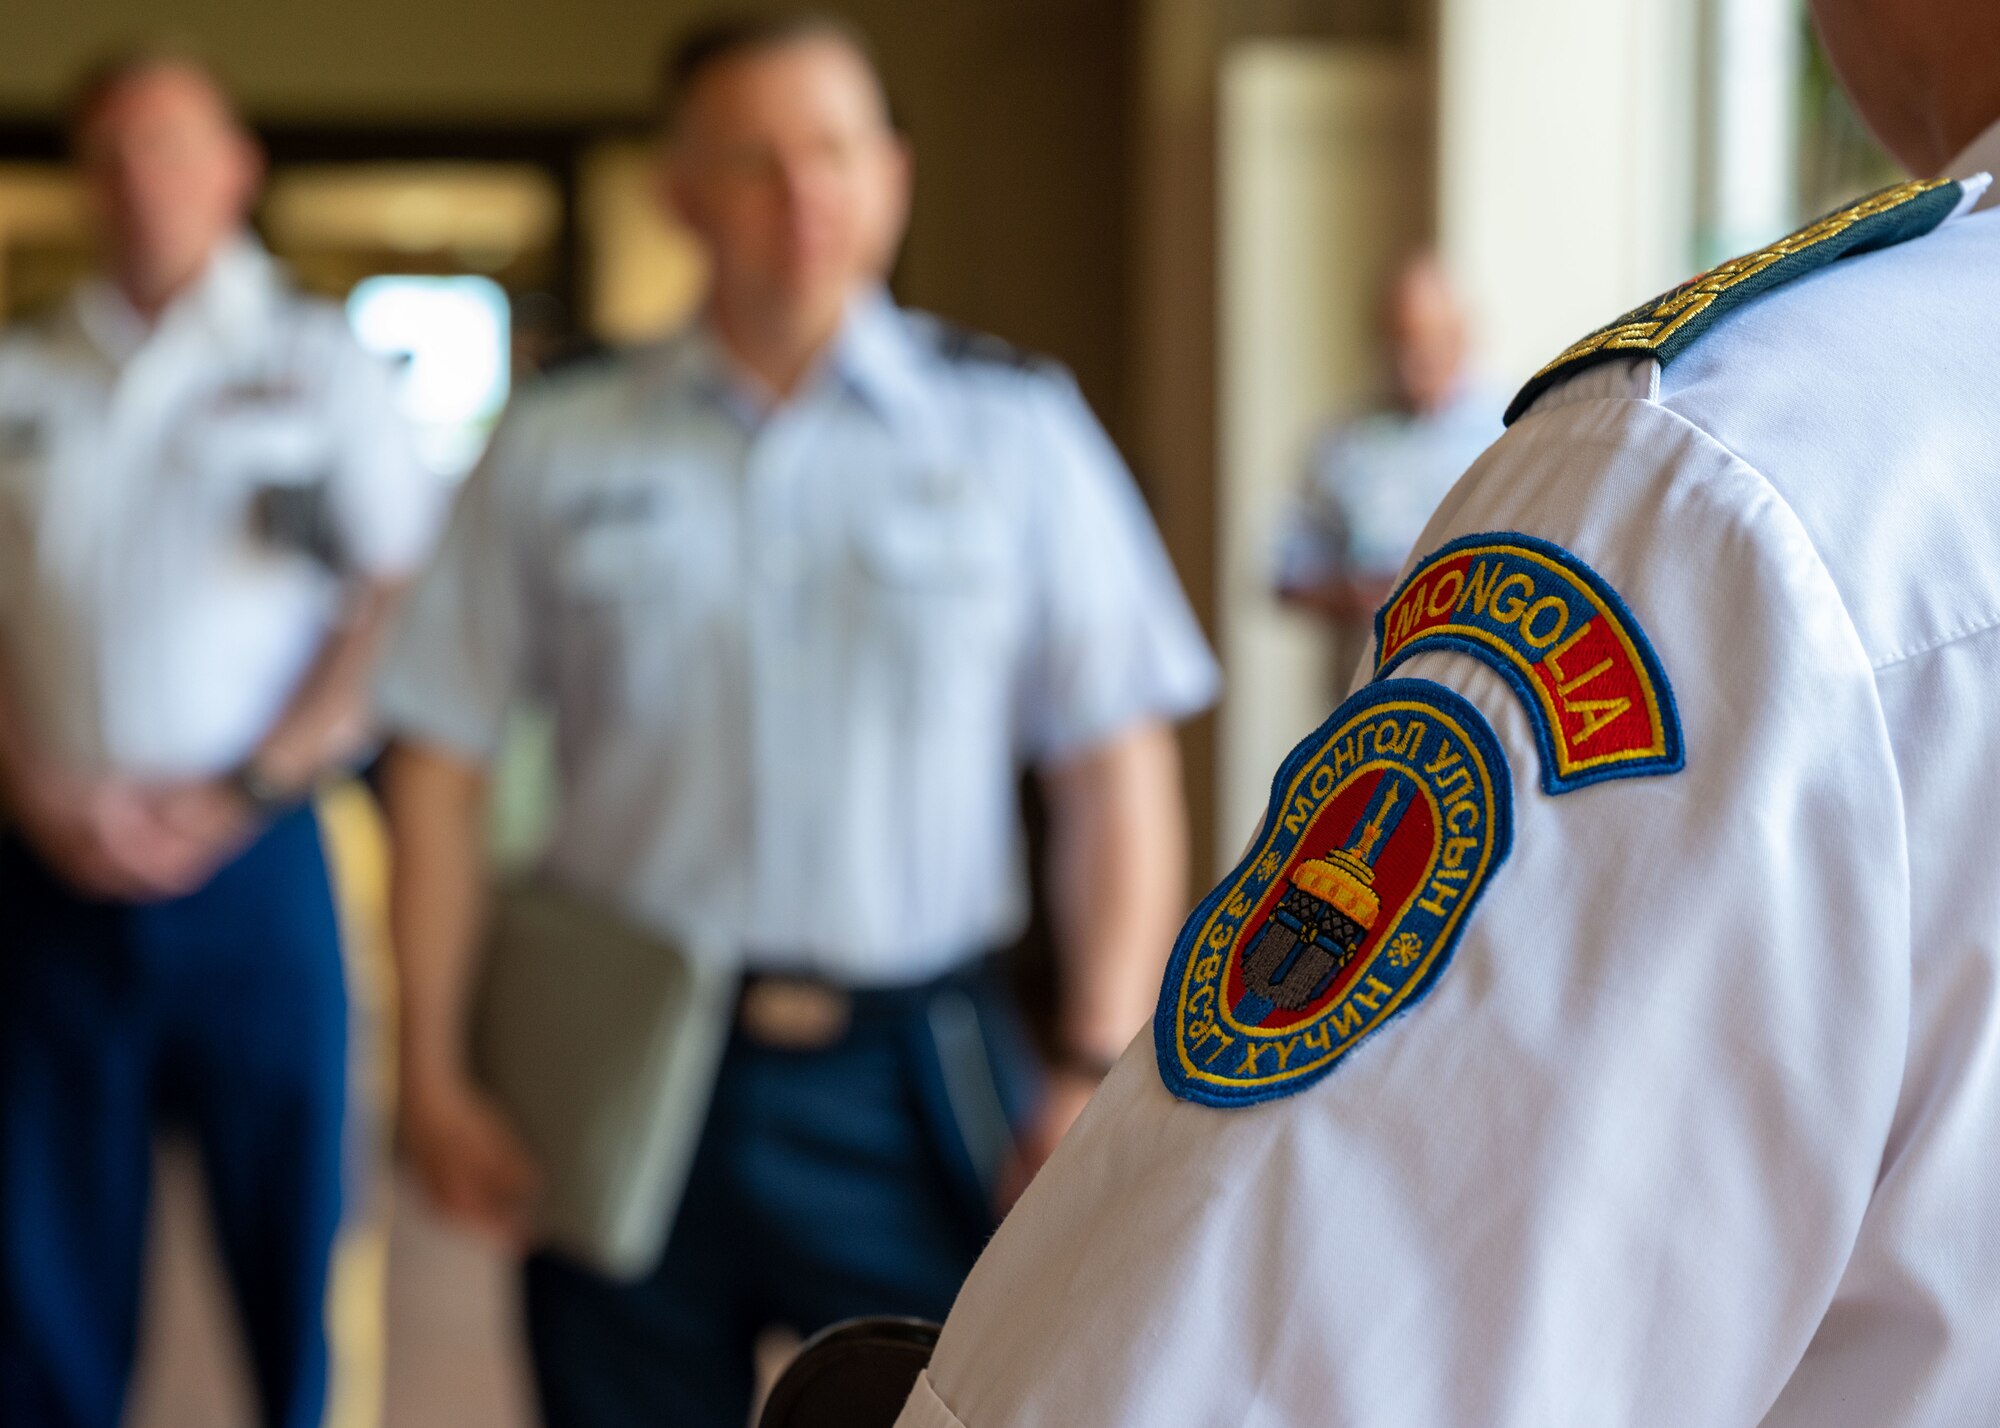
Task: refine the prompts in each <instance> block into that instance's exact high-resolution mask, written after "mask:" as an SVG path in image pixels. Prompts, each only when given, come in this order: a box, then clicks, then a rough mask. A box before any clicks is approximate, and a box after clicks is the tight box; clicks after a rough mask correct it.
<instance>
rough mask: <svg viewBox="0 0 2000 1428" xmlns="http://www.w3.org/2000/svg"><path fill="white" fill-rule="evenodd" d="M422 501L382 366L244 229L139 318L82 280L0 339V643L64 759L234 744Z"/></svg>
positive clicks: (166, 768)
mask: <svg viewBox="0 0 2000 1428" xmlns="http://www.w3.org/2000/svg"><path fill="white" fill-rule="evenodd" d="M445 500H446V492H445V490H444V489H443V487H442V486H441V484H440V482H439V481H438V480H437V478H435V477H434V476H432V475H431V474H430V472H429V471H427V470H426V469H425V468H424V467H423V465H422V464H421V463H420V462H419V461H418V459H417V456H416V451H415V447H414V444H413V441H412V439H411V435H410V432H409V430H408V428H407V426H406V424H405V423H404V421H403V420H402V418H401V417H400V416H399V415H398V414H397V412H396V410H395V405H394V398H393V393H392V389H391V383H390V374H389V372H388V371H387V370H386V369H385V367H384V366H383V365H382V364H381V363H380V361H379V360H378V359H377V358H375V357H372V356H370V355H369V354H367V353H365V352H364V351H363V350H362V349H361V348H360V347H359V346H358V345H357V344H356V343H355V341H354V340H353V339H352V337H350V335H349V334H348V332H347V329H346V325H345V322H344V320H343V318H342V315H341V313H340V312H339V310H338V309H337V308H335V307H333V306H331V305H328V304H324V303H319V302H316V301H312V300H309V299H307V298H304V297H302V296H300V295H299V294H298V293H296V292H295V291H293V290H292V289H291V288H290V286H289V285H288V284H287V282H286V281H285V280H284V278H283V276H282V274H281V273H280V272H279V270H278V269H277V267H276V265H275V264H274V263H273V262H272V260H271V259H270V258H269V256H268V255H266V254H265V253H264V252H263V250H262V249H260V248H258V247H257V246H256V245H255V244H254V243H252V242H251V241H250V240H248V239H247V238H246V239H242V240H238V241H236V242H233V243H231V244H230V245H228V246H226V247H225V248H223V249H222V250H221V251H220V252H219V253H218V254H217V255H216V256H215V258H214V259H213V260H212V261H211V263H210V265H209V268H208V270H207V272H206V273H205V274H204V275H203V277H202V278H201V279H200V280H199V281H198V282H197V283H196V284H195V286H194V287H193V288H192V289H191V290H190V291H189V292H188V293H187V294H185V295H184V296H183V297H182V298H180V299H179V300H178V301H176V302H175V303H174V304H173V305H172V306H171V307H169V308H168V309H167V311H166V312H165V313H163V314H162V315H161V317H160V318H159V320H158V321H157V322H156V323H153V324H152V325H150V326H148V325H147V324H145V323H144V322H142V321H141V320H140V319H139V317H138V316H137V315H136V314H135V313H134V312H133V311H132V309H131V308H130V307H129V306H128V305H127V304H126V303H125V301H124V300H123V299H122V298H121V297H120V296H119V295H118V294H117V293H116V292H115V290H113V289H112V288H111V287H110V286H109V285H108V284H104V283H101V282H93V283H90V284H87V285H86V286H85V287H83V288H82V289H80V290H79V292H78V293H77V294H76V295H75V297H74V298H73V300H72V301H71V302H70V303H69V304H67V305H66V306H65V307H64V308H62V309H61V310H59V311H58V312H57V313H55V314H54V315H53V316H52V317H51V318H50V319H48V320H46V321H44V322H42V323H39V324H36V325H33V326H26V327H22V328H19V329H16V330H14V331H12V332H10V333H7V334H6V335H5V336H4V337H0V642H4V645H5V649H6V652H7V655H8V658H9V660H10V663H11V666H12V668H13V669H14V671H15V674H16V678H17V680H18V681H19V682H20V684H21V685H22V691H21V692H22V695H23V696H24V698H25V699H26V701H27V703H28V705H29V714H30V717H31V718H32V719H33V720H34V722H35V724H36V725H37V726H38V727H39V729H40V731H41V733H42V735H43V736H44V737H45V738H46V739H47V740H48V742H49V743H50V744H51V746H52V747H54V748H55V749H56V750H58V752H60V753H61V754H62V755H63V756H65V757H67V758H68V759H70V760H71V761H73V762H75V763H77V764H79V765H82V766H85V767H93V768H99V769H112V770H118V771H123V772H128V773H133V774H141V775H157V776H190V775H199V774H205V773H212V772H216V771H218V770H221V769H225V768H228V767H231V766H233V765H234V764H235V763H237V762H239V761H240V760H242V759H243V758H244V757H246V756H247V755H248V754H249V753H250V751H251V750H252V749H253V748H254V747H255V746H256V744H257V742H258V741H259V740H260V739H261V738H262V737H263V736H264V734H265V733H266V732H267V731H268V730H269V728H270V726H271V724H272V723H273V722H274V721H275V720H276V718H277V717H278V716H279V714H280V713H281V712H282V710H283V708H284V706H285V703H286V701H287V700H288V699H289V698H290V696H291V694H292V692H293V690H294V689H295V688H296V686H297V684H298V681H299V679H300V678H301V677H302V676H303V674H304V672H305V670H306V668H307V666H308V665H309V664H310V663H311V661H312V659H313V657H314V655H315V654H316V653H317V651H318V649H319V647H320V645H321V643H322V642H323V641H324V639H325V638H326V636H327V634H328V633H329V632H330V631H331V629H332V628H333V626H334V624H335V622H336V620H337V619H338V618H339V616H340V613H341V607H342V601H343V598H344V592H345V591H346V589H347V588H348V586H349V583H350V582H351V581H353V580H356V579H368V578H379V579H393V578H395V577H399V576H403V575H407V574H409V573H411V572H412V571H413V570H414V569H415V568H416V567H417V566H418V565H419V564H420V563H421V561H422V560H423V558H424V556H425V554H426V553H427V551H428V549H429V546H430V543H431V540H432V538H433V536H434V534H435V531H436V529H437V527H438V525H439V524H440V522H441V519H442V516H443V509H444V505H445Z"/></svg>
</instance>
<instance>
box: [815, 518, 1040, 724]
mask: <svg viewBox="0 0 2000 1428" xmlns="http://www.w3.org/2000/svg"><path fill="white" fill-rule="evenodd" d="M854 549H855V556H856V563H857V565H858V567H859V569H860V571H861V573H862V582H861V584H862V590H861V599H860V608H859V610H858V612H857V613H858V618H859V620H860V622H861V624H862V627H863V631H864V634H863V639H864V643H865V644H867V645H870V646H873V647H874V648H875V649H876V650H878V651H879V652H880V654H881V656H882V657H883V658H884V659H886V660H887V661H888V662H889V663H890V665H891V667H892V671H893V676H894V677H895V679H896V681H897V683H899V684H900V685H901V686H902V690H903V694H904V696H905V698H906V699H907V700H908V701H909V702H910V705H911V707H913V708H917V709H927V708H938V707H948V706H963V705H964V704H965V702H966V701H968V700H971V701H975V702H977V701H981V700H987V701H989V702H990V701H991V700H992V699H994V698H996V697H999V696H1000V695H1001V694H1002V690H1003V682H1004V680H1005V678H1006V676H1007V673H1008V669H1009V664H1010V661H1009V658H1008V655H1009V650H1010V647H1011V643H1012V632H1013V625H1014V616H1015V598H1014V597H1015V594H1016V590H1017V588H1018V584H1019V582H1018V580H1017V579H1016V572H1015V565H1016V560H1015V557H1014V553H1013V547H1012V543H1011V540H1010V528H1009V526H1008V524H1007V522H1006V520H1005V518H1004V514H1003V512H1002V511H1001V510H999V509H998V508H997V507H996V506H994V505H992V504H989V503H987V502H984V501H975V500H962V501H954V502H949V503H932V502H891V503H887V504H885V505H883V506H881V507H878V508H876V509H875V510H873V511H870V512H868V513H867V515H866V516H865V518H864V520H863V521H862V523H861V524H860V525H859V527H858V528H857V530H856V531H855V536H854Z"/></svg>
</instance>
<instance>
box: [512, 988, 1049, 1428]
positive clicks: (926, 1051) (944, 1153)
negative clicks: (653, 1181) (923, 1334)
mask: <svg viewBox="0 0 2000 1428" xmlns="http://www.w3.org/2000/svg"><path fill="white" fill-rule="evenodd" d="M1036 1089H1037V1085H1036V1073H1035V1071H1034V1063H1033V1058H1032V1056H1031V1055H1030V1054H1029V1052H1028V1049H1027V1043H1026V1040H1025V1038H1024V1037H1022V1036H1021V1034H1020V1031H1019V1028H1018V1024H1017V1022H1016V1020H1015V1017H1014V1014H1013V1011H1012V1008H1011V1006H1010V1005H1009V1004H1008V1002H1007V1000H1006V994H1005V992H1004V989H1003V988H1001V987H1000V985H999V979H998V977H997V976H996V975H986V974H982V975H978V976H975V977H971V978H967V979H964V980H963V981H962V982H960V983H959V984H955V985H946V986H943V987H940V988H935V989H932V990H931V991H916V992H913V993H911V994H904V995H893V996H889V997H886V998H882V999H880V1000H878V1001H876V1002H875V1003H873V1004H870V1003H867V1002H864V1004H863V1005H862V1006H860V1007H859V1008H858V1009H857V1014H856V1016H855V1018H854V1021H853V1023H852V1025H851V1026H850V1029H849V1030H848V1033H847V1035H846V1036H845V1037H844V1038H843V1039H842V1040H841V1041H840V1042H839V1043H837V1044H836V1045H834V1046H831V1047H829V1048H826V1049H824V1050H816V1051H803V1052H802V1051H785V1050H777V1049H773V1048H769V1047H763V1046H759V1045H756V1044H755V1043H753V1042H752V1041H750V1040H749V1039H747V1038H746V1037H744V1036H743V1035H742V1034H741V1033H738V1034H737V1035H735V1036H734V1037H732V1039H731V1041H730V1044H729V1047H728V1050H727V1051H726V1052H725V1053H724V1057H723V1063H722V1070H721V1073H720V1076H719V1078H718V1082H717V1086H716V1092H715V1097H714V1100H713V1102H712V1104H711V1107H710V1110H709V1115H708V1120H707V1122H706V1124H705V1126H704V1127H703V1131H702V1138H701V1143H700V1146H699V1148H698V1149H697V1150H696V1152H695V1159H694V1164H693V1167H692V1169H691V1171H690V1173H689V1180H688V1186H687V1190H686V1193H685V1195H684V1197H683V1199H682V1203H681V1208H680V1213H679V1216H678V1217H677V1219H676V1220H675V1223H674V1228H673V1232H672V1234H671V1236H670V1237H669V1239H668V1242H667V1248H666V1252H665V1255H664V1257H663V1259H662V1261H661V1263H660V1265H659V1267H658V1268H657V1269H656V1270H654V1272H653V1273H652V1274H651V1275H650V1276H648V1277H647V1278H646V1279H644V1280H641V1281H639V1282H637V1283H632V1284H626V1283H619V1282H616V1281H613V1280H610V1279H606V1278H604V1277H603V1276H601V1275H598V1274H596V1273H593V1272H592V1271H590V1270H588V1269H585V1268H583V1267H581V1266H579V1265H577V1264H575V1263H573V1262H571V1261H569V1260H566V1259H563V1258H560V1257H558V1256H556V1255H552V1254H541V1255H537V1256H535V1257H533V1258H532V1259H530V1260H529V1261H528V1265H527V1269H526V1274H525V1287H526V1312H527V1322H528V1339H529V1345H530V1348H531V1349H532V1351H533V1355H534V1364H535V1376H536V1383H537V1387H538V1389H539V1393H540V1398H541V1403H542V1414H543V1422H544V1424H545V1428H662V1425H667V1424H671V1425H673V1428H743V1425H744V1423H745V1422H746V1420H747V1418H748V1415H749V1410H750V1403H751V1397H752V1393H753V1389H754V1373H755V1365H754V1361H753V1360H754V1348H755V1344H756V1340H757V1337H758V1335H759V1334H760V1333H762V1332H763V1331H764V1330H765V1329H767V1328H770V1327H772V1326H777V1325H782V1326H784V1327H786V1328H789V1329H793V1330H795V1331H797V1332H798V1333H800V1334H802V1335H809V1334H812V1333H814V1332H815V1331H817V1330H819V1329H821V1328H823V1327H825V1326H826V1325H828V1324H831V1323H835V1322H837V1321H839V1320H841V1319H847V1318H852V1317H854V1316H857V1315H864V1314H909V1315H916V1316H918V1317H921V1318H927V1319H933V1320H942V1319H943V1318H944V1316H945V1312H946V1311H947V1310H948V1309H949V1308H950V1307H951V1301H952V1299H953V1297H954V1296H955V1295H956V1294H957V1293H958V1287H959V1284H960V1282H961V1281H962V1280H963V1279H964V1278H965V1275H966V1272H967V1271H968V1270H970V1269H971V1268H972V1262H973V1260H974V1259H976V1258H977V1257H978V1255H979V1251H980V1249H981V1248H982V1247H983V1246H984V1244H985V1242H986V1238H987V1236H988V1235H989V1234H990V1233H991V1232H992V1229H993V1226H994V1215H993V1208H992V1199H991V1195H992V1190H993V1184H992V1175H993V1172H994V1170H995V1169H997V1164H996V1162H997V1159H998V1152H999V1151H1000V1150H1001V1149H1002V1148H1003V1147H1001V1146H998V1145H996V1144H994V1143H993V1136H994V1135H995V1134H996V1133H997V1135H998V1136H1000V1137H1002V1138H1005V1137H1006V1136H1007V1134H1008V1124H1009V1122H1017V1121H1018V1120H1019V1118H1020V1117H1021V1116H1022V1115H1023V1114H1024V1113H1025V1112H1026V1111H1027V1109H1028V1108H1029V1106H1030V1105H1031V1103H1032V1100H1033V1097H1034V1095H1035V1092H1036ZM995 1121H997V1122H998V1124H997V1125H996V1124H995V1123H994V1122H995Z"/></svg>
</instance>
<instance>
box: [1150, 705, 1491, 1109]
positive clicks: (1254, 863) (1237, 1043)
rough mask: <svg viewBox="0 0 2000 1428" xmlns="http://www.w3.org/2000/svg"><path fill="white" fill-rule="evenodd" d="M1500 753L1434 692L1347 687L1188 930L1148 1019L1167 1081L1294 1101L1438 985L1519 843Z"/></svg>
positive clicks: (1472, 712) (1183, 1093) (1285, 771)
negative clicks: (1246, 848)
mask: <svg viewBox="0 0 2000 1428" xmlns="http://www.w3.org/2000/svg"><path fill="white" fill-rule="evenodd" d="M1512 797H1513V793H1512V786H1511V784H1510V782H1509V778H1508V770H1507V763H1506V758H1505V756H1504V755H1503V754H1502V753H1501V750H1500V745H1499V743H1498V741H1497V740H1495V739H1494V737H1493V731H1492V729H1490V728H1489V727H1488V726H1487V723H1486V720H1485V719H1484V718H1482V717H1481V715H1480V713H1479V711H1478V710H1477V709H1475V708H1473V707H1472V705H1471V704H1469V703H1468V702H1467V701H1466V700H1465V699H1464V698H1463V697H1461V696H1460V695H1458V694H1456V693H1454V692H1453V691H1452V690H1449V689H1446V688H1445V687H1444V686H1443V685H1439V684H1432V683H1430V682H1429V681H1427V680H1418V679H1388V680H1380V681H1377V682H1376V683H1373V684H1370V685H1367V686H1365V687H1363V688H1362V689H1361V690H1359V691H1358V692H1357V693H1355V694H1354V695H1353V696H1352V697H1351V698H1349V699H1348V700H1347V702H1346V703H1344V704H1342V705H1341V706H1340V708H1339V709H1337V710H1335V711H1334V713H1333V717H1332V718H1330V719H1328V720H1327V721H1326V723H1324V724H1322V725H1321V726H1320V727H1319V728H1318V729H1316V730H1315V731H1314V732H1313V734H1312V736H1311V737H1310V738H1308V739H1307V740H1306V741H1305V742H1304V743H1302V744H1300V745H1299V746H1298V747H1297V748H1296V749H1294V750H1293V751H1292V753H1291V755H1290V756H1289V757H1288V758H1287V759H1286V760H1285V762H1284V765H1283V766H1282V767H1281V768H1280V769H1279V770H1278V775H1277V777H1276V778H1275V779H1274V780H1273V781H1272V784H1271V805H1270V809H1269V811H1268V812H1267V813H1266V814H1265V818H1264V829H1263V832H1262V833H1260V834H1259V835H1258V839H1257V842H1256V844H1255V845H1254V846H1253V847H1252V848H1251V850H1250V852H1249V853H1248V854H1247V855H1246V856H1245V857H1244V859H1243V861H1242V862H1241V863H1239V864H1238V865H1237V867H1236V869H1235V871H1234V872H1232V873H1231V874H1230V875H1229V877H1228V878H1227V879H1225V880H1224V881H1223V883H1222V884H1221V886H1219V887H1217V888H1216V889H1215V891H1214V892H1212V893H1210V894H1209V895H1208V896H1207V897H1206V898H1204V899H1203V900H1202V903H1201V905H1200V906H1199V907H1197V908H1196V909H1195V910H1194V912H1193V913H1192V914H1191V915H1190V916H1189V918H1188V920H1187V923H1186V924H1185V925H1184V926H1183V927H1182V928H1181V934H1180V937H1179V938H1178V939H1177V940H1176V941H1175V943H1174V954H1173V957H1172V959H1171V960H1170V961H1169V962H1168V964H1167V975H1166V981H1165V983H1164V984H1163V986H1162V987H1161V991H1160V1004H1159V1008H1158V1010H1157V1011H1156V1012H1155V1013H1154V1016H1153V1044H1154V1050H1155V1052H1156V1054H1157V1057H1158V1060H1159V1065H1160V1076H1161V1079H1163V1080H1164V1081H1165V1082H1166V1084H1167V1089H1168V1090H1170V1091H1172V1092H1173V1093H1174V1094H1175V1095H1176V1096H1179V1097H1180V1098H1181V1099H1183V1100H1187V1101H1199V1102H1201V1103H1203V1104H1204V1105H1210V1106H1241V1105H1248V1104H1251V1103H1254V1102H1257V1101H1268V1100H1271V1099H1273V1098H1275V1097H1278V1096H1289V1095H1291V1094H1292V1093H1293V1092H1294V1091H1300V1090H1303V1089H1305V1088H1306V1087H1307V1086H1310V1085H1311V1084H1312V1083H1313V1082H1315V1081H1317V1080H1319V1079H1320V1078H1321V1077H1323V1076H1325V1075H1326V1074H1327V1073H1328V1072H1330V1071H1332V1070H1333V1068H1334V1067H1335V1066H1337V1065H1339V1064H1340V1061H1341V1059H1342V1058H1343V1057H1345V1056H1346V1055H1347V1054H1348V1053H1349V1052H1350V1051H1352V1050H1353V1049H1354V1048H1355V1046H1357V1045H1358V1044H1359V1043H1360V1042H1361V1041H1362V1040H1363V1039H1364V1038H1366V1037H1367V1036H1368V1035H1370V1034H1371V1033H1372V1032H1374V1031H1375V1030H1376V1029H1377V1028H1378V1027H1380V1026H1381V1025H1382V1024H1383V1023H1384V1022H1386V1021H1388V1020H1389V1019H1390V1018H1391V1017H1393V1016H1395V1015H1396V1014H1397V1013H1399V1012H1402V1011H1405V1010H1407V1009H1408V1008H1409V1007H1411V1006H1413V1005H1415V1004H1416V1003H1417V1002H1418V1001H1419V1000H1420V999H1422V997H1423V996H1424V995H1425V994H1426V993H1427V992H1429V991H1430V989H1431V987H1432V986H1434V985H1435V984H1436V982H1437V979H1438V977H1439V976H1440V974H1442V973H1443V971H1444V969H1445V966H1446V964H1447V963H1448V962H1449V961H1450V960H1451V952H1452V947H1453V945H1454V944H1455V943H1456V942H1457V941H1458V937H1459V934H1460V933H1461V932H1463V931H1464V929H1465V923H1466V919H1467V918H1468V917H1469V916H1470V915H1471V913H1472V908H1473V905H1474V904H1475V903H1476V902H1478V900H1479V895H1480V893H1481V892H1482V891H1483V890H1484V888H1485V886H1486V882H1487V880H1488V879H1489V878H1490V877H1491V876H1492V874H1493V870H1494V869H1495V868H1497V867H1499V866H1500V864H1501V863H1502V862H1504V861H1505V860H1506V857H1507V850H1508V846H1509V842H1510V840H1511V838H1512V828H1513V814H1512Z"/></svg>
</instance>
